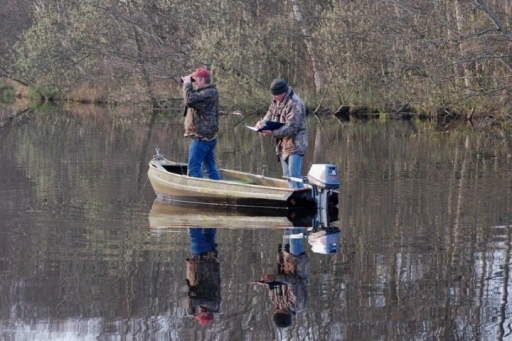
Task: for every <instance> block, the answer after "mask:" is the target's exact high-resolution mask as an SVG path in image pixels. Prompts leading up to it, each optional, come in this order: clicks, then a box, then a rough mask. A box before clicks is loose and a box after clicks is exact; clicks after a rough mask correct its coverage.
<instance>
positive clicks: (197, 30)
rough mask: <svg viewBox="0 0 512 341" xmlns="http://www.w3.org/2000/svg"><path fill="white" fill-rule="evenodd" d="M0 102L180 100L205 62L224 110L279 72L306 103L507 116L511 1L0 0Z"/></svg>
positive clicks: (511, 76)
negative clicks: (184, 79)
mask: <svg viewBox="0 0 512 341" xmlns="http://www.w3.org/2000/svg"><path fill="white" fill-rule="evenodd" d="M3 2H4V5H3V6H1V7H0V89H1V95H2V97H1V98H2V100H3V101H4V102H5V101H9V100H12V98H16V97H26V98H30V99H32V100H36V101H43V102H44V101H79V102H92V103H108V104H121V103H130V104H134V103H135V104H148V105H150V106H151V107H152V108H178V107H182V105H183V104H182V98H181V91H180V89H181V86H180V78H181V76H183V75H186V74H189V73H190V72H192V71H194V69H196V68H197V67H200V66H207V67H208V68H210V69H211V70H212V74H213V81H214V82H215V83H216V84H217V85H218V87H219V90H220V93H221V106H222V109H223V110H226V111H231V110H238V111H242V112H258V111H261V110H265V109H266V107H267V106H268V104H269V101H270V95H269V92H268V86H269V84H270V82H271V81H272V79H274V78H278V77H280V78H284V79H286V80H287V81H288V82H289V83H290V85H291V86H292V87H293V88H294V89H296V90H297V91H298V93H299V94H300V96H301V97H303V99H304V100H305V102H306V104H307V106H308V108H310V110H315V112H324V113H331V114H343V113H347V112H350V111H352V112H355V111H365V112H377V113H401V112H407V113H413V114H417V115H432V116H436V115H452V116H457V117H462V118H464V119H468V120H472V119H475V118H484V119H485V120H487V121H489V122H500V123H499V124H500V125H502V126H503V125H505V126H508V125H509V124H510V123H511V122H512V96H511V90H512V53H511V52H512V26H511V22H512V2H511V1H502V0H380V1H375V0H307V1H306V0H279V1H277V0H211V1H183V0H85V1H84V0H3Z"/></svg>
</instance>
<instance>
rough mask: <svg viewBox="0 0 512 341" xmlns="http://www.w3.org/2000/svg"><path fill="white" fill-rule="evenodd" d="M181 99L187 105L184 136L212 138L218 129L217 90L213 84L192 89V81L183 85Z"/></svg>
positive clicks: (215, 135)
mask: <svg viewBox="0 0 512 341" xmlns="http://www.w3.org/2000/svg"><path fill="white" fill-rule="evenodd" d="M183 99H184V101H185V104H186V105H187V108H188V109H187V114H186V116H185V136H192V135H195V136H197V137H198V138H199V139H205V140H213V139H214V138H216V137H217V132H218V131H219V92H218V91H217V86H216V85H215V84H210V85H208V86H206V87H204V88H202V89H198V90H194V87H193V86H192V83H186V84H184V85H183Z"/></svg>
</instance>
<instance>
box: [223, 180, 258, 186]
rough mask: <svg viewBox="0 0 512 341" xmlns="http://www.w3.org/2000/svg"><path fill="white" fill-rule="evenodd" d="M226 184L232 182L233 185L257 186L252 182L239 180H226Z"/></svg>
mask: <svg viewBox="0 0 512 341" xmlns="http://www.w3.org/2000/svg"><path fill="white" fill-rule="evenodd" d="M224 181H226V182H232V183H235V184H241V185H256V184H255V183H254V182H252V181H247V180H239V179H228V180H224Z"/></svg>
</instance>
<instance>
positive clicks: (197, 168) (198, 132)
mask: <svg viewBox="0 0 512 341" xmlns="http://www.w3.org/2000/svg"><path fill="white" fill-rule="evenodd" d="M182 81H183V99H184V101H185V105H186V106H187V108H186V113H185V136H186V137H190V138H191V142H190V147H189V153H188V175H189V176H192V177H196V178H202V177H203V166H204V168H205V169H206V172H207V173H208V177H209V178H210V179H212V180H220V175H219V172H218V170H217V166H216V163H215V146H216V145H217V133H218V131H219V92H218V91H217V85H216V84H211V78H210V71H208V70H207V69H205V68H199V69H197V70H196V71H195V72H194V73H192V74H190V75H188V76H184V77H182ZM192 84H194V85H192Z"/></svg>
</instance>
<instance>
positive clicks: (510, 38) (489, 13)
mask: <svg viewBox="0 0 512 341" xmlns="http://www.w3.org/2000/svg"><path fill="white" fill-rule="evenodd" d="M473 5H474V6H475V7H477V8H479V9H481V10H482V11H484V12H485V14H486V15H487V16H488V17H489V19H491V21H492V22H493V23H494V24H495V25H496V27H497V28H498V31H500V32H501V33H503V35H504V36H505V38H506V39H507V40H508V41H512V33H511V32H508V31H507V30H506V29H505V26H504V25H503V23H502V22H501V21H500V20H499V19H498V17H497V16H496V15H495V14H494V13H493V12H492V11H491V10H490V9H489V7H487V5H486V4H485V3H484V2H483V1H482V0H475V3H474V4H473Z"/></svg>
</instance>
